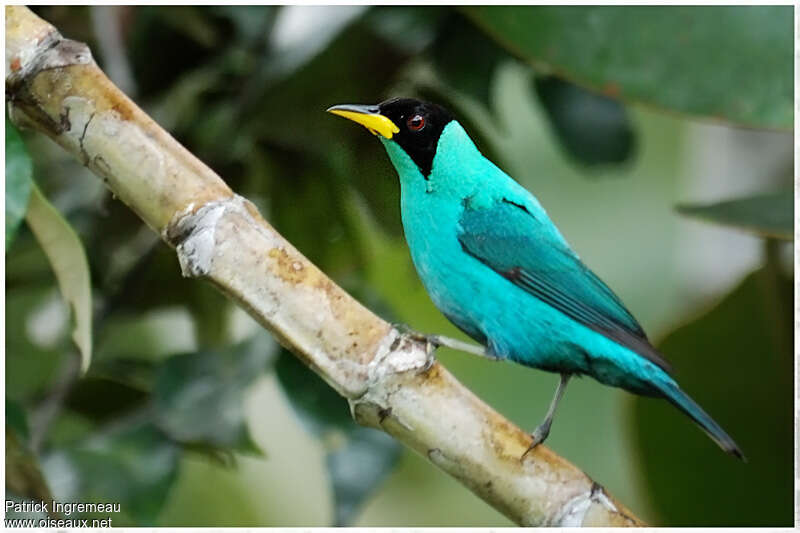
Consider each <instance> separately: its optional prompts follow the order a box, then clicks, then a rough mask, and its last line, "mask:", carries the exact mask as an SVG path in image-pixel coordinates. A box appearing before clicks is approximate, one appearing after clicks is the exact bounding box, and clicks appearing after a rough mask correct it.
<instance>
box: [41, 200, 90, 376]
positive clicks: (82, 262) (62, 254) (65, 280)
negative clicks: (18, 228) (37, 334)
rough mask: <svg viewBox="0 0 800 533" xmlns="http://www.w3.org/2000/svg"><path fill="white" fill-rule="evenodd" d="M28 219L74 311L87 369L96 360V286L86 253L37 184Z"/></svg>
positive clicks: (77, 338) (77, 339) (75, 333)
mask: <svg viewBox="0 0 800 533" xmlns="http://www.w3.org/2000/svg"><path fill="white" fill-rule="evenodd" d="M25 221H26V222H27V223H28V226H29V227H30V228H31V231H32V232H33V234H34V235H35V236H36V240H37V241H39V245H40V246H41V247H42V249H43V250H44V253H45V254H46V255H47V259H48V260H49V261H50V266H51V267H52V268H53V272H54V273H55V275H56V280H57V281H58V288H59V290H60V291H61V296H62V297H63V298H64V300H66V302H67V304H68V305H69V307H70V310H71V311H72V319H73V322H74V326H75V327H74V329H73V331H72V340H74V341H75V344H76V345H77V346H78V349H79V350H80V352H81V369H82V370H83V372H86V370H87V369H88V368H89V363H90V362H91V359H92V285H91V281H90V279H89V263H88V261H87V260H86V252H85V251H84V249H83V245H82V244H81V240H80V239H79V238H78V235H77V234H76V233H75V231H74V230H73V229H72V227H71V226H70V225H69V223H68V222H67V221H66V220H65V219H64V218H63V217H62V216H61V214H60V213H59V212H58V211H57V210H56V208H55V207H53V206H52V205H51V204H50V202H48V201H47V199H46V198H45V197H44V196H43V195H42V193H41V191H40V190H39V189H38V187H36V186H34V187H33V191H32V194H31V199H30V204H29V205H28V213H27V214H26V215H25Z"/></svg>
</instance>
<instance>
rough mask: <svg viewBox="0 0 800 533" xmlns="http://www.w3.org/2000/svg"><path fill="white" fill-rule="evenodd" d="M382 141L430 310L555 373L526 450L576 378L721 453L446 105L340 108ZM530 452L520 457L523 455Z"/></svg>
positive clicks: (587, 273) (707, 423) (724, 438)
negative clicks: (644, 405)
mask: <svg viewBox="0 0 800 533" xmlns="http://www.w3.org/2000/svg"><path fill="white" fill-rule="evenodd" d="M328 111H329V112H331V113H334V114H336V115H340V116H342V117H345V118H347V119H350V120H352V121H354V122H357V123H359V124H361V125H363V126H365V127H366V128H367V129H369V130H370V131H371V132H372V133H373V134H375V135H376V136H378V138H379V139H380V140H381V142H382V143H383V145H384V147H385V148H386V151H387V152H388V154H389V158H390V159H391V161H392V164H393V165H394V168H395V169H396V170H397V173H398V175H399V176H400V189H401V196H400V207H401V212H402V219H403V229H404V231H405V237H406V241H407V242H408V246H409V249H410V250H411V257H412V259H413V261H414V266H415V267H416V269H417V273H418V274H419V277H420V279H421V280H422V283H423V285H424V286H425V288H426V290H427V291H428V294H429V295H430V297H431V299H432V300H433V303H434V304H435V305H436V307H437V308H438V309H439V310H440V311H441V312H442V313H444V315H445V316H446V317H447V318H448V319H449V320H450V321H451V322H453V324H455V325H456V326H457V327H458V328H459V329H461V330H462V331H464V332H465V333H466V334H467V335H469V336H470V337H472V338H473V339H475V340H476V341H477V342H479V343H480V344H481V345H482V347H481V348H479V347H476V346H473V345H471V344H466V343H461V342H460V341H456V340H454V339H448V338H445V337H440V336H430V337H429V339H430V340H431V342H432V343H433V344H434V345H445V346H450V347H454V348H458V349H462V350H466V351H470V352H473V353H478V354H480V355H484V356H487V357H490V358H493V359H508V360H511V361H514V362H517V363H520V364H523V365H526V366H530V367H534V368H539V369H542V370H547V371H550V372H557V373H559V374H560V375H561V380H560V382H559V385H558V388H557V389H556V393H555V396H554V397H553V400H552V402H551V403H550V406H549V409H548V411H547V414H546V416H545V418H544V421H543V422H542V423H541V424H540V425H539V426H538V427H537V428H536V429H535V431H534V432H533V434H532V443H531V445H530V448H529V450H530V449H533V448H534V447H535V446H537V445H538V444H540V443H541V442H544V440H545V439H546V438H547V435H548V434H549V432H550V426H551V424H552V421H553V416H554V414H555V410H556V407H557V405H558V402H559V400H560V399H561V397H562V395H563V393H564V389H565V388H566V385H567V382H568V381H569V379H570V377H571V376H574V375H577V376H580V375H587V376H591V377H593V378H595V379H596V380H597V381H599V382H601V383H604V384H606V385H611V386H614V387H620V388H623V389H625V390H628V391H630V392H633V393H636V394H641V395H645V396H654V397H660V398H665V399H667V400H668V401H669V402H671V403H672V404H673V405H675V406H676V407H677V408H678V409H680V410H681V411H683V412H684V413H685V414H687V415H688V416H689V417H690V418H691V419H692V420H694V421H695V422H696V423H697V424H698V425H699V426H700V427H701V428H702V429H703V430H704V431H705V432H706V433H707V434H708V436H709V437H711V439H713V440H714V442H716V443H717V444H718V445H719V446H720V448H722V449H723V450H724V451H726V452H728V453H730V454H732V455H734V456H736V457H739V458H741V459H744V455H743V454H742V452H741V450H740V449H739V447H738V446H737V445H736V443H735V442H734V441H733V439H732V438H731V437H730V436H728V434H727V433H725V431H724V430H723V429H722V428H721V427H720V426H719V425H718V424H717V423H716V422H715V421H714V420H713V419H712V418H711V417H710V416H709V415H708V414H707V413H706V412H705V411H703V409H702V408H701V407H700V406H699V405H697V403H695V402H694V401H693V400H692V399H691V398H690V397H689V396H688V395H687V394H686V393H685V392H683V391H682V390H681V388H680V386H679V385H678V383H677V382H676V381H675V379H674V378H673V377H672V375H671V368H670V365H669V363H667V361H665V360H664V358H663V357H662V356H661V355H660V354H659V353H658V351H656V349H655V348H654V347H653V346H652V345H651V344H650V341H649V340H648V339H647V335H645V333H644V331H643V330H642V327H641V326H640V325H639V323H638V322H637V321H636V319H635V318H634V317H633V316H632V315H631V313H630V312H629V311H628V310H627V309H626V308H625V306H624V305H623V304H622V301H620V299H619V298H618V297H617V295H616V294H614V293H613V292H612V291H611V289H609V288H608V287H607V286H606V284H605V283H603V282H602V281H601V280H600V278H598V277H597V276H596V275H595V274H594V273H592V271H591V270H589V269H588V268H587V267H586V265H584V264H583V263H582V262H581V260H580V258H579V257H578V255H577V254H576V253H575V252H573V251H572V249H571V248H570V246H569V244H567V241H566V240H564V237H562V236H561V233H559V231H558V229H557V228H556V226H555V225H554V224H553V223H552V222H551V221H550V218H549V217H548V216H547V213H545V210H544V209H543V208H542V206H541V205H540V204H539V202H538V200H536V198H535V197H534V196H533V195H532V194H531V193H530V192H528V191H527V190H526V189H524V188H523V187H522V186H520V185H519V184H518V183H517V182H516V181H514V180H513V179H511V178H510V177H509V176H508V175H506V174H505V173H504V172H503V171H502V170H500V169H499V168H498V167H496V166H495V165H494V164H493V163H492V162H491V161H489V160H488V159H486V158H485V157H484V156H483V155H482V154H481V153H480V152H479V151H478V149H477V148H476V147H475V144H474V143H473V142H472V140H471V139H470V138H469V136H468V135H467V132H466V131H464V128H463V127H461V124H459V123H458V122H457V121H456V120H455V119H454V118H453V116H452V115H451V114H450V113H449V112H448V111H447V110H445V109H444V108H442V107H441V106H438V105H435V104H431V103H427V102H422V101H419V100H414V99H409V98H399V99H392V100H388V101H386V102H383V103H381V104H378V105H371V106H365V105H337V106H333V107H331V108H329V109H328ZM526 453H527V452H526Z"/></svg>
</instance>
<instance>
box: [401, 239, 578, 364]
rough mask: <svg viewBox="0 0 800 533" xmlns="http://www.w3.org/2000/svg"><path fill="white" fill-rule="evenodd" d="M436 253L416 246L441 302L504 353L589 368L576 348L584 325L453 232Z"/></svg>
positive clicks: (459, 322)
mask: <svg viewBox="0 0 800 533" xmlns="http://www.w3.org/2000/svg"><path fill="white" fill-rule="evenodd" d="M452 240H453V241H454V242H453V243H451V245H450V246H442V242H441V241H440V242H439V246H438V250H437V251H436V253H428V252H427V251H424V250H425V248H427V247H423V248H422V249H421V250H420V249H417V250H415V251H416V253H412V257H413V259H414V264H415V266H416V268H417V272H418V274H419V276H420V279H421V280H422V283H423V285H424V286H425V289H426V290H427V291H428V294H429V295H430V297H431V300H433V303H434V304H435V305H436V307H437V308H438V309H439V310H440V311H441V312H442V313H443V314H444V315H445V316H446V317H447V318H448V319H449V320H450V321H451V322H453V323H454V324H455V325H456V326H458V327H459V328H460V329H461V330H463V331H464V332H465V333H467V334H468V335H470V336H471V337H472V338H474V339H475V340H477V341H478V342H481V343H485V344H487V345H488V346H489V347H490V349H491V350H492V351H494V352H495V354H496V355H497V356H499V357H502V358H506V359H511V360H513V361H516V362H519V363H522V364H525V365H528V366H534V367H538V368H542V369H546V370H552V371H559V372H563V371H570V372H580V373H582V372H584V371H585V366H586V365H585V358H584V357H583V356H582V355H581V354H580V352H579V351H577V350H576V349H575V346H574V345H573V344H574V339H575V338H576V335H577V334H578V332H576V329H586V328H582V327H580V328H576V326H579V325H578V324H576V323H575V322H574V321H572V320H570V319H569V318H567V317H566V316H565V315H563V314H562V313H560V312H559V311H557V310H555V309H553V308H552V307H550V306H549V305H547V304H545V303H544V302H542V301H540V300H539V299H537V298H536V297H534V296H533V295H531V294H529V293H527V292H525V291H523V290H521V289H520V288H519V287H517V286H516V285H514V284H513V283H511V282H509V281H508V280H507V279H505V278H503V277H502V276H500V275H498V274H497V273H496V272H494V271H493V270H491V269H489V268H488V267H487V266H486V265H484V264H483V263H481V262H480V261H478V260H476V259H475V258H473V257H472V256H470V255H468V254H466V253H464V252H463V250H462V249H461V247H460V245H459V244H458V243H457V239H456V238H455V237H453V239H452Z"/></svg>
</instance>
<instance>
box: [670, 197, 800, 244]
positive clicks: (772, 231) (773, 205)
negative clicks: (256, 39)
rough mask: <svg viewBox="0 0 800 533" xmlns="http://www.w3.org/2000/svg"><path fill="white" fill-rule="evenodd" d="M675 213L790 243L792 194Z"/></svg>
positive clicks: (693, 207)
mask: <svg viewBox="0 0 800 533" xmlns="http://www.w3.org/2000/svg"><path fill="white" fill-rule="evenodd" d="M677 209H678V212H679V213H681V214H684V215H688V216H692V217H697V218H699V219H702V220H707V221H709V222H714V223H716V224H723V225H726V226H733V227H735V228H741V229H743V230H745V231H750V232H753V233H755V234H757V235H761V236H764V237H772V238H776V239H783V240H787V241H790V240H792V238H793V237H792V236H793V234H794V198H793V195H792V191H781V192H776V193H769V194H760V195H758V196H750V197H748V198H737V199H736V200H727V201H724V202H717V203H715V204H707V205H679V206H678V207H677Z"/></svg>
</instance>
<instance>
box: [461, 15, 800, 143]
mask: <svg viewBox="0 0 800 533" xmlns="http://www.w3.org/2000/svg"><path fill="white" fill-rule="evenodd" d="M465 9H466V12H467V13H468V14H469V15H470V16H471V17H472V18H473V20H475V21H476V22H477V23H478V25H479V26H480V27H482V28H485V29H486V30H487V31H488V32H489V33H491V35H492V36H493V37H494V38H496V39H497V40H498V42H501V43H503V44H504V45H506V46H507V47H508V48H509V49H510V50H513V51H514V53H516V54H518V55H519V56H520V57H521V58H523V59H525V60H526V61H529V62H530V63H532V64H533V65H535V66H537V67H538V68H541V69H543V70H545V69H546V70H549V71H551V72H552V73H553V74H556V75H558V76H563V77H565V78H567V79H569V80H571V81H573V82H576V83H578V84H581V85H584V86H587V87H590V88H592V89H594V90H596V91H600V92H603V93H605V94H606V95H608V96H612V97H615V98H622V99H625V100H632V101H640V102H645V103H650V104H654V105H658V106H660V107H663V108H665V109H668V110H672V111H678V112H682V113H690V114H692V115H700V116H706V117H715V118H720V119H725V120H730V121H732V122H735V123H741V124H745V125H750V126H756V127H768V128H783V129H789V128H791V127H792V124H793V122H794V120H793V116H794V114H793V108H792V102H793V100H794V96H793V94H794V93H793V82H792V54H791V50H792V41H791V39H792V30H791V22H792V9H791V8H790V7H789V6H769V7H767V6H746V7H743V6H702V7H693V6H692V7H690V6H679V7H675V6H635V7H632V6H615V7H609V6H569V7H565V6H540V7H536V8H530V7H509V6H474V7H468V8H465ZM656 58H657V59H656ZM732 87H735V90H732Z"/></svg>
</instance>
